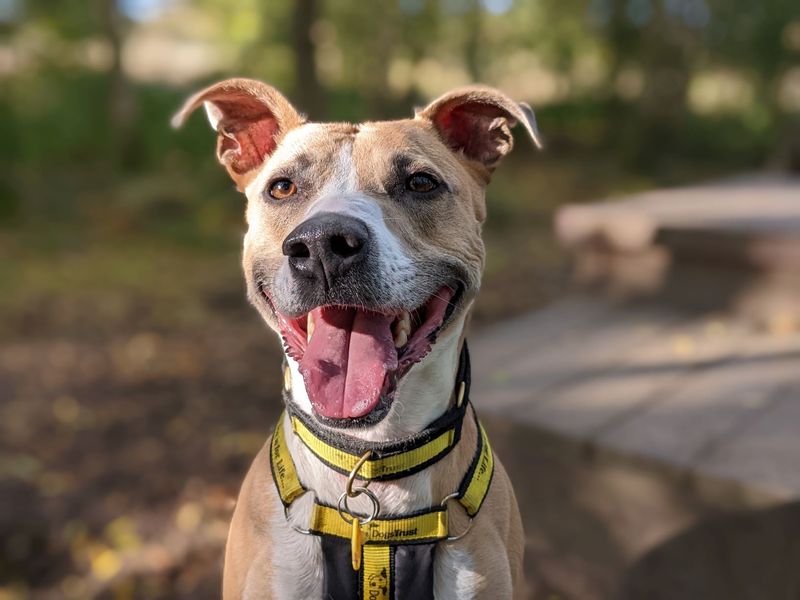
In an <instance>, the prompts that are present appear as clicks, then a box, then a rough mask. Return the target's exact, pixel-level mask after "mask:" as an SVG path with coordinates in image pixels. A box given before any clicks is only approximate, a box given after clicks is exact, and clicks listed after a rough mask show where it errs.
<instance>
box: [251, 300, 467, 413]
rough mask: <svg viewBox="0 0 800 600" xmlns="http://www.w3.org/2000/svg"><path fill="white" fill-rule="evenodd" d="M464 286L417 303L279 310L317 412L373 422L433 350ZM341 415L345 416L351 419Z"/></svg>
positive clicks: (289, 346) (288, 349)
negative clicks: (402, 307) (377, 307)
mask: <svg viewBox="0 0 800 600" xmlns="http://www.w3.org/2000/svg"><path fill="white" fill-rule="evenodd" d="M462 291H463V286H462V285H461V284H455V285H453V286H449V285H446V286H443V287H441V288H440V289H439V290H437V291H436V293H434V294H433V295H432V296H431V297H430V298H429V299H428V300H427V301H426V302H425V303H424V304H423V305H421V306H419V307H417V308H415V309H412V310H395V311H383V310H371V309H365V308H362V307H355V306H338V305H325V306H318V307H316V308H314V309H312V310H311V311H309V312H308V313H306V314H304V315H300V316H299V317H289V316H286V315H283V314H281V312H280V311H278V310H276V309H275V307H274V304H273V303H272V302H271V301H270V298H269V296H268V295H267V294H266V292H264V296H265V298H266V299H267V301H268V302H269V304H270V306H271V307H272V309H273V310H274V311H275V314H276V316H277V318H278V324H279V327H280V332H281V336H282V337H283V341H284V345H285V347H286V352H287V354H288V355H289V356H291V357H292V358H293V359H294V360H296V361H297V363H298V365H299V370H300V373H301V374H302V376H303V380H304V383H305V388H306V393H307V394H308V397H309V399H310V400H311V405H312V407H313V409H314V412H315V413H316V416H317V417H319V418H321V419H322V420H324V421H330V422H331V424H333V425H342V424H348V425H352V424H361V423H364V424H366V423H374V422H377V421H379V420H380V419H382V418H383V417H384V416H385V415H386V413H387V412H388V410H389V407H390V406H391V403H392V400H393V399H394V392H395V388H396V387H397V382H398V381H399V380H400V378H401V377H403V375H405V374H406V373H407V372H408V371H409V369H410V368H411V367H412V366H413V365H414V364H416V363H417V362H419V361H420V360H422V358H424V357H425V355H427V354H428V352H430V349H431V347H432V346H433V344H434V343H435V342H436V337H437V335H438V333H439V332H440V331H441V330H442V328H443V327H445V325H446V323H447V322H448V321H449V320H450V319H451V317H452V315H453V313H454V312H455V308H456V306H457V304H458V302H459V300H460V298H461V295H462ZM343 420H347V421H346V423H344V422H343Z"/></svg>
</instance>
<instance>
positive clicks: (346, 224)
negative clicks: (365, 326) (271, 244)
mask: <svg viewBox="0 0 800 600" xmlns="http://www.w3.org/2000/svg"><path fill="white" fill-rule="evenodd" d="M368 244H369V229H367V226H366V224H365V223H364V222H363V221H361V220H359V219H356V218H355V217H350V216H347V215H341V214H337V213H319V214H318V215H315V216H313V217H311V218H310V219H307V220H306V221H303V222H302V223H301V224H300V225H298V226H297V227H296V228H295V229H294V230H293V231H292V232H291V233H290V234H289V235H287V236H286V239H285V240H283V254H284V255H285V256H287V257H289V267H290V268H291V269H292V272H293V273H295V274H296V275H298V276H300V277H306V278H308V279H316V280H318V283H320V284H322V285H323V286H325V288H326V289H329V288H330V287H331V286H332V285H333V283H334V282H335V280H336V279H337V278H338V277H340V276H342V275H344V274H345V273H346V272H347V271H348V270H350V269H351V268H352V267H353V266H354V265H355V264H357V263H358V262H360V261H361V260H362V259H363V258H364V256H365V255H366V248H367V246H368Z"/></svg>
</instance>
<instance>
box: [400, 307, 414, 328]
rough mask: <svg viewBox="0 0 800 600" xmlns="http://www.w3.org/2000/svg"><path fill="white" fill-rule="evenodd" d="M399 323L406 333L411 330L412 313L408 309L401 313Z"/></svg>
mask: <svg viewBox="0 0 800 600" xmlns="http://www.w3.org/2000/svg"><path fill="white" fill-rule="evenodd" d="M399 323H400V325H401V326H402V327H403V329H404V330H405V331H406V333H409V332H410V331H411V313H410V312H408V311H407V310H404V311H403V312H402V313H400V321H399Z"/></svg>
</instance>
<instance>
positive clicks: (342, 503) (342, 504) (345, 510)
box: [336, 486, 381, 525]
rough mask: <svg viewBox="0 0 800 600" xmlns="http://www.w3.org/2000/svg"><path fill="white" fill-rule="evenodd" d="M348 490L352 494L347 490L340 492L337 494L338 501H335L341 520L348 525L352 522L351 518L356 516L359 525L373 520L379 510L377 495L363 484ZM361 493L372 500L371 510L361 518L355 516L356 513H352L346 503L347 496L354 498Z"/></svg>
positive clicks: (379, 504)
mask: <svg viewBox="0 0 800 600" xmlns="http://www.w3.org/2000/svg"><path fill="white" fill-rule="evenodd" d="M350 492H351V493H352V494H353V495H352V496H351V495H350V494H349V493H348V492H347V491H344V492H342V495H341V496H339V501H338V502H337V503H336V508H337V510H338V511H339V516H340V517H341V518H342V521H344V522H345V523H347V524H348V525H350V524H351V523H352V522H353V519H356V518H358V522H359V523H361V525H366V524H367V523H369V522H370V521H373V520H374V519H375V518H376V517H377V516H378V513H379V512H380V511H381V503H380V502H379V501H378V498H377V496H375V494H373V493H372V492H371V491H370V490H368V489H367V488H366V487H364V486H356V487H354V488H353V489H352V490H350ZM361 494H364V495H365V496H366V497H367V498H369V499H370V502H372V512H371V513H370V515H369V516H368V517H364V518H363V519H362V518H359V517H356V515H354V514H353V511H351V510H350V507H349V506H348V505H347V499H348V498H355V497H356V496H360V495H361ZM345 515H347V516H345Z"/></svg>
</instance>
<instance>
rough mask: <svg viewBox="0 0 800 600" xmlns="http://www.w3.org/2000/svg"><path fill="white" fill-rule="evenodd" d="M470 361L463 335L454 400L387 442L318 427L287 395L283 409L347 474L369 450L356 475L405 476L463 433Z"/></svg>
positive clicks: (309, 443) (325, 458)
mask: <svg viewBox="0 0 800 600" xmlns="http://www.w3.org/2000/svg"><path fill="white" fill-rule="evenodd" d="M469 387H470V362H469V350H468V349H467V343H466V341H464V343H463V345H462V348H461V356H460V358H459V364H458V371H457V374H456V385H455V403H454V405H453V406H452V407H451V408H449V409H448V410H447V412H445V413H444V414H443V415H442V416H441V417H439V418H438V419H436V420H435V421H433V423H431V424H430V425H429V426H428V427H426V428H425V429H424V430H422V431H421V432H420V433H417V434H414V435H413V436H410V437H406V438H402V439H399V440H393V441H390V442H367V441H364V440H360V439H358V438H355V437H353V436H349V435H346V434H344V433H340V432H338V431H333V430H331V429H328V428H323V427H321V426H320V425H319V424H318V423H317V422H316V421H315V420H314V419H313V418H312V417H311V416H309V415H308V414H307V413H305V412H303V411H301V410H300V409H298V408H297V407H296V405H295V404H294V403H293V402H292V400H291V397H289V395H288V394H287V395H286V414H287V416H288V418H289V419H290V421H291V426H292V431H293V432H294V433H295V435H297V437H298V438H300V440H301V441H302V442H303V444H304V445H305V446H306V447H307V448H308V449H309V450H310V451H311V452H312V453H313V454H314V455H315V456H316V457H317V458H318V459H319V460H320V461H321V462H323V463H324V464H326V465H327V466H328V467H330V468H331V469H333V470H335V471H338V472H339V473H342V474H343V475H347V474H349V473H350V472H351V471H352V470H353V468H354V467H355V466H356V463H358V462H359V460H360V459H361V457H363V456H364V454H366V453H367V452H369V453H370V458H368V459H367V460H366V461H365V462H364V463H363V464H362V466H361V467H360V469H359V472H358V477H359V479H362V480H366V481H373V480H374V481H382V480H388V479H399V478H401V477H408V476H409V475H413V474H414V473H417V472H419V471H422V470H424V469H426V468H427V467H429V466H431V465H432V464H434V463H436V462H437V461H439V460H441V459H442V458H444V457H445V456H446V455H447V454H448V453H449V452H450V451H451V450H452V449H453V448H454V447H455V445H456V444H458V441H459V440H460V439H461V428H462V425H463V422H464V415H465V414H466V411H467V405H468V404H469Z"/></svg>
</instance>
